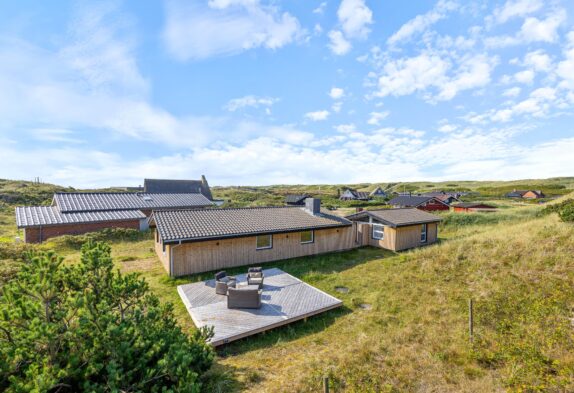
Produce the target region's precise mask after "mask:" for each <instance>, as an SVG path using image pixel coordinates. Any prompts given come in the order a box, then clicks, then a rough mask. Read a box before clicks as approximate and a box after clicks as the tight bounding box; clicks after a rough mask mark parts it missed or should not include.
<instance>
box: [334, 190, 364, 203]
mask: <svg viewBox="0 0 574 393" xmlns="http://www.w3.org/2000/svg"><path fill="white" fill-rule="evenodd" d="M369 199H371V196H370V195H369V193H368V192H366V191H356V190H353V189H350V188H347V189H346V190H345V191H344V192H343V193H342V194H341V196H339V200H341V201H368V200H369Z"/></svg>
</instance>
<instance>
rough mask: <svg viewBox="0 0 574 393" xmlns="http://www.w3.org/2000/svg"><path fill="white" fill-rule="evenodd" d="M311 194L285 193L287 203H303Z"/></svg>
mask: <svg viewBox="0 0 574 393" xmlns="http://www.w3.org/2000/svg"><path fill="white" fill-rule="evenodd" d="M308 197H309V195H294V194H288V195H285V203H303V201H304V200H305V199H306V198H308Z"/></svg>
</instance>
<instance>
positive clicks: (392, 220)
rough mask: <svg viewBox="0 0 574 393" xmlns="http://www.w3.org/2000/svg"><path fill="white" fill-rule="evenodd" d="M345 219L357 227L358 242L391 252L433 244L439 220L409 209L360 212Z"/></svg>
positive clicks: (420, 211)
mask: <svg viewBox="0 0 574 393" xmlns="http://www.w3.org/2000/svg"><path fill="white" fill-rule="evenodd" d="M346 218H347V219H348V220H350V221H353V222H354V223H356V224H357V239H358V243H360V244H363V245H370V246H373V247H381V248H385V249H388V250H393V251H400V250H406V249H409V248H414V247H419V246H424V245H428V244H432V243H435V242H436V241H437V238H438V223H439V222H440V221H441V219H440V217H437V216H435V215H434V214H431V213H427V212H425V211H422V210H419V209H413V208H408V209H382V210H364V211H362V212H359V213H355V214H352V215H350V216H347V217H346Z"/></svg>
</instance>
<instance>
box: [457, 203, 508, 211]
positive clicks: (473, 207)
mask: <svg viewBox="0 0 574 393" xmlns="http://www.w3.org/2000/svg"><path fill="white" fill-rule="evenodd" d="M451 206H452V209H453V211H455V212H457V213H470V212H494V211H496V209H497V207H496V206H493V205H488V204H486V203H481V202H461V203H456V204H454V205H451Z"/></svg>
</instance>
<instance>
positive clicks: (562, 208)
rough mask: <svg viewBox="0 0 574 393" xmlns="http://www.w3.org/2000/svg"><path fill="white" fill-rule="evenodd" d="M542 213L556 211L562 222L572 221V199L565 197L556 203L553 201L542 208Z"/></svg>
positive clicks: (573, 212)
mask: <svg viewBox="0 0 574 393" xmlns="http://www.w3.org/2000/svg"><path fill="white" fill-rule="evenodd" d="M543 213H545V214H550V213H558V216H559V217H560V218H561V219H562V221H564V222H574V199H566V200H563V201H561V202H558V203H553V204H551V205H548V206H546V207H545V208H544V210H543Z"/></svg>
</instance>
